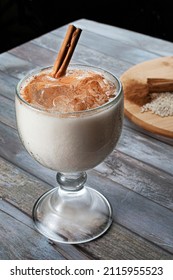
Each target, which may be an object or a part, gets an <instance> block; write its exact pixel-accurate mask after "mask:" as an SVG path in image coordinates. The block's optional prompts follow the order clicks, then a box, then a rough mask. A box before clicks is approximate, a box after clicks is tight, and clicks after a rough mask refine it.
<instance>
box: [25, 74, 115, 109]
mask: <svg viewBox="0 0 173 280" xmlns="http://www.w3.org/2000/svg"><path fill="white" fill-rule="evenodd" d="M115 92H116V88H115V84H114V83H113V82H111V81H110V80H107V79H106V78H105V77H104V76H103V75H101V74H100V73H97V72H93V71H84V70H80V69H73V70H67V72H66V75H64V76H62V77H61V78H58V79H57V78H53V77H52V76H51V75H50V70H49V71H48V70H46V71H43V72H42V73H41V74H38V75H35V76H33V77H32V78H30V79H28V80H27V81H26V85H25V87H23V90H22V92H21V96H22V97H23V98H24V99H25V100H26V101H27V102H29V103H31V104H33V105H34V106H36V107H38V108H46V109H51V110H53V111H54V110H55V111H59V112H75V111H83V110H88V109H93V108H96V107H99V106H101V105H103V104H104V103H106V102H108V101H110V100H111V99H112V98H113V97H115Z"/></svg>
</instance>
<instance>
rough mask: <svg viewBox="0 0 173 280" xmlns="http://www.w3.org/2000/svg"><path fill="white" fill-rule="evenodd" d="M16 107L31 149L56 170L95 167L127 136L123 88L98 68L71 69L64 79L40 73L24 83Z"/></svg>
mask: <svg viewBox="0 0 173 280" xmlns="http://www.w3.org/2000/svg"><path fill="white" fill-rule="evenodd" d="M15 104H16V118H17V126H18V131H19V135H20V138H21V140H22V142H23V144H24V146H25V148H26V149H27V151H28V152H29V153H30V154H31V155H32V156H33V157H34V158H35V159H36V160H37V161H38V162H39V163H41V164H42V165H44V166H46V167H48V168H50V169H53V170H55V171H59V172H76V171H85V170H88V169H91V168H93V167H95V166H96V165H98V164H99V163H101V162H102V161H103V160H104V159H105V158H106V157H107V155H109V154H110V153H111V152H112V150H113V149H114V147H115V145H116V144H117V141H118V140H119V137H120V134H121V129H122V123H123V93H122V88H121V85H120V83H119V81H118V79H117V78H116V77H115V76H113V75H112V74H110V73H108V72H107V71H104V70H102V69H99V68H96V67H91V66H82V65H69V67H68V69H67V71H66V74H65V76H63V77H61V78H53V77H52V76H51V67H48V68H44V69H39V70H36V71H35V72H32V73H30V74H29V75H27V77H25V78H24V79H23V80H22V81H20V83H19V84H18V87H17V95H16V100H15Z"/></svg>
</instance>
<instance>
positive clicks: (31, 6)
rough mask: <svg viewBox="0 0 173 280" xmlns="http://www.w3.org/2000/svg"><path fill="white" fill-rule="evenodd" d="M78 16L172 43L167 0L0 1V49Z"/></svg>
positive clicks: (172, 13)
mask: <svg viewBox="0 0 173 280" xmlns="http://www.w3.org/2000/svg"><path fill="white" fill-rule="evenodd" d="M80 18H86V19H91V20H96V21H99V22H102V23H108V24H110V25H113V26H118V27H122V28H125V29H129V30H132V31H136V32H140V33H144V34H146V35H151V36H154V37H157V38H160V39H165V40H168V41H171V42H173V31H172V29H173V11H172V3H171V1H170V0H169V1H167V0H164V1H155V0H150V1H147V0H145V1H140V0H138V1H135V0H134V1H133V0H132V1H125V0H124V1H121V0H119V1H116V0H114V1H110V0H100V1H97V0H92V1H91V0H88V1H87V0H78V1H75V0H73V1H68V0H63V1H59V0H56V1H55V0H45V1H44V0H42V1H41V0H0V38H1V40H0V52H1V53H2V52H3V51H6V50H8V49H10V48H13V47H15V46H17V45H19V44H22V43H24V42H26V41H28V40H30V39H33V38H36V37H37V36H39V35H42V34H44V33H46V32H48V31H51V30H53V29H55V28H57V27H60V26H62V25H64V24H67V23H70V22H71V21H73V20H77V19H80Z"/></svg>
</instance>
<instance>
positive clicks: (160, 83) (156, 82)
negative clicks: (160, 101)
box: [147, 78, 173, 93]
mask: <svg viewBox="0 0 173 280" xmlns="http://www.w3.org/2000/svg"><path fill="white" fill-rule="evenodd" d="M147 84H148V91H149V92H150V93H152V92H167V91H168V92H169V91H171V92H172V91H173V79H163V78H148V79H147Z"/></svg>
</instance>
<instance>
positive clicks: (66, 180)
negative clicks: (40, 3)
mask: <svg viewBox="0 0 173 280" xmlns="http://www.w3.org/2000/svg"><path fill="white" fill-rule="evenodd" d="M48 69H51V66H49V67H46V68H42V69H37V70H35V71H33V72H31V73H29V74H27V75H26V76H25V77H24V78H23V79H22V80H21V81H20V82H19V83H18V85H17V90H16V97H15V104H16V119H17V127H18V132H19V136H20V139H21V141H22V143H23V145H24V147H25V148H26V150H27V151H28V152H29V154H30V155H31V156H32V157H33V158H34V159H35V160H36V161H38V162H39V163H40V164H42V165H43V166H45V167H47V168H49V169H52V170H55V171H57V176H56V179H57V182H58V185H57V187H55V188H52V189H51V190H50V191H48V192H46V193H44V194H43V195H42V196H41V197H40V198H39V199H38V200H37V201H36V203H35V205H34V207H33V221H34V224H35V226H36V228H37V230H38V231H39V232H41V233H42V234H43V235H44V236H46V237H47V238H49V239H51V240H53V241H55V242H61V243H67V244H78V243H83V242H87V241H91V240H93V239H95V238H97V237H99V236H101V235H102V234H103V233H104V232H106V230H107V229H108V228H109V227H110V225H111V223H112V208H111V205H110V203H109V201H108V200H107V199H106V198H105V197H104V195H102V194H101V193H100V192H98V191H96V190H95V189H93V188H91V187H90V186H88V185H87V182H86V180H87V173H86V171H87V170H90V169H92V168H94V167H96V166H97V165H98V164H100V163H101V162H102V161H103V160H104V159H105V158H106V157H107V156H108V155H109V154H110V153H111V152H112V151H113V149H114V148H115V146H116V144H117V142H118V140H119V138H120V135H121V131H122V124H123V90H122V85H121V82H120V80H119V79H118V78H117V77H116V76H114V75H113V74H111V73H109V72H108V71H105V70H103V69H101V68H98V67H94V66H87V65H79V64H71V65H69V69H82V70H84V71H96V72H98V73H101V74H102V75H105V77H106V78H107V79H109V80H111V81H112V82H113V83H114V84H115V86H116V94H115V97H114V98H112V99H111V100H110V101H108V102H107V103H105V104H103V105H101V106H99V107H97V108H93V109H89V110H83V111H76V112H67V113H61V112H58V111H51V110H48V109H45V108H37V107H36V106H34V105H32V104H30V103H29V102H27V101H26V100H25V99H24V98H23V97H22V95H21V90H22V88H23V87H24V86H25V84H26V82H27V81H28V79H30V78H31V77H32V76H33V75H36V74H38V73H41V72H43V71H47V70H48Z"/></svg>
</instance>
